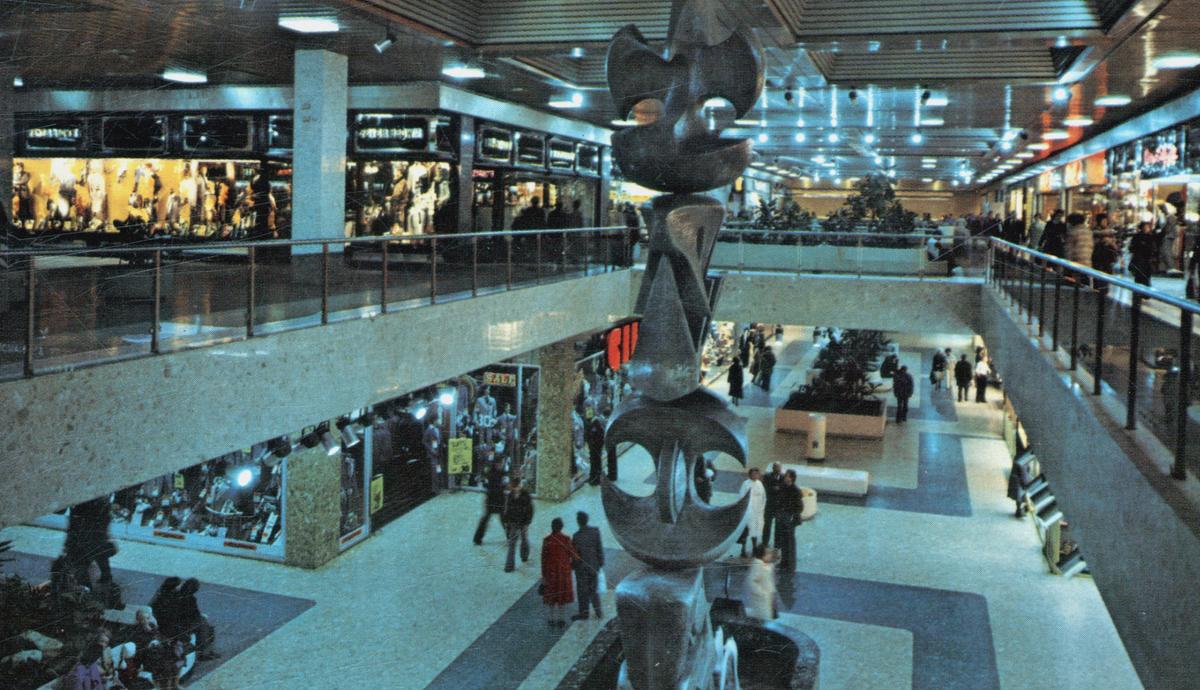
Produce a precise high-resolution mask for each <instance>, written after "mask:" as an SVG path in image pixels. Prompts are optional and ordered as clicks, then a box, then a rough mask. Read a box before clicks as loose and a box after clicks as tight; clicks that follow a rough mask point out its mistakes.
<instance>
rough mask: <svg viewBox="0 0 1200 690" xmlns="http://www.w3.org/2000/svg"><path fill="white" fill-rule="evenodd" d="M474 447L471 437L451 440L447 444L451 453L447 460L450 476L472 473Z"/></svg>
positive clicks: (447, 470)
mask: <svg viewBox="0 0 1200 690" xmlns="http://www.w3.org/2000/svg"><path fill="white" fill-rule="evenodd" d="M474 445H475V443H474V440H473V439H472V438H471V437H470V436H461V437H459V438H452V439H450V443H448V444H447V447H448V449H449V453H448V456H447V459H446V472H447V473H448V474H466V473H468V472H470V471H471V464H472V463H471V460H472V455H473V454H474V450H475V449H474Z"/></svg>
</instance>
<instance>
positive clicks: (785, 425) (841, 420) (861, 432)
mask: <svg viewBox="0 0 1200 690" xmlns="http://www.w3.org/2000/svg"><path fill="white" fill-rule="evenodd" d="M816 413H820V414H823V415H825V420H826V422H825V424H826V427H825V433H826V434H827V435H829V436H841V437H847V438H883V429H884V427H885V426H886V425H887V405H884V404H883V402H882V401H880V405H879V414H874V415H861V414H839V413H836V412H825V411H822V410H785V409H784V408H782V407H781V408H779V409H777V410H775V431H782V432H786V433H808V422H809V417H810V415H812V414H816Z"/></svg>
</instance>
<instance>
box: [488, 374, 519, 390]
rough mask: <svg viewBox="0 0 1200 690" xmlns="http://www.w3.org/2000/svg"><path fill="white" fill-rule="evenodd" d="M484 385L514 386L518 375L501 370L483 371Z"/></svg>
mask: <svg viewBox="0 0 1200 690" xmlns="http://www.w3.org/2000/svg"><path fill="white" fill-rule="evenodd" d="M483 385H485V386H507V387H509V388H513V387H515V386H516V385H517V375H516V374H506V373H504V372H500V371H485V372H483Z"/></svg>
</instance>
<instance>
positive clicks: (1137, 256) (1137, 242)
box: [1129, 221, 1158, 286]
mask: <svg viewBox="0 0 1200 690" xmlns="http://www.w3.org/2000/svg"><path fill="white" fill-rule="evenodd" d="M1157 255H1158V238H1156V237H1155V236H1154V226H1153V225H1152V224H1151V223H1150V222H1149V221H1143V222H1141V223H1138V226H1137V232H1135V233H1134V234H1133V236H1132V237H1130V238H1129V272H1130V273H1131V274H1133V279H1134V280H1135V281H1137V282H1138V283H1139V284H1141V285H1146V286H1149V285H1150V276H1151V274H1153V273H1154V261H1155V257H1156V256H1157Z"/></svg>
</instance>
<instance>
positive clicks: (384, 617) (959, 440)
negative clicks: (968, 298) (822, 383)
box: [0, 326, 1141, 690]
mask: <svg viewBox="0 0 1200 690" xmlns="http://www.w3.org/2000/svg"><path fill="white" fill-rule="evenodd" d="M888 336H889V337H890V338H892V339H893V340H894V341H895V342H896V343H897V345H898V347H899V364H900V365H903V366H906V367H907V368H908V370H909V371H910V372H912V373H913V378H914V379H915V383H916V385H915V392H914V395H913V397H912V399H911V404H910V411H909V414H908V421H907V422H905V423H903V424H897V423H895V422H894V417H895V412H894V409H892V408H891V406H892V405H893V404H894V398H892V397H891V394H890V393H889V394H887V398H886V399H887V400H888V403H889V409H888V411H887V415H888V422H887V424H886V427H885V429H884V432H883V436H882V438H880V439H876V440H869V439H849V438H838V437H833V436H831V437H830V438H829V439H828V441H827V456H826V458H825V460H824V463H823V465H824V466H825V467H829V468H838V469H845V470H857V471H865V472H868V473H869V475H870V482H871V487H870V492H869V493H868V495H867V496H865V497H849V496H839V495H833V494H828V493H821V492H818V495H817V497H816V501H815V508H816V513H815V515H813V516H812V517H811V518H810V519H807V520H805V521H804V522H803V523H802V524H801V525H800V526H799V527H798V529H797V530H796V543H797V549H796V551H797V558H796V570H795V573H794V574H785V573H783V572H781V571H780V572H777V575H778V578H777V587H778V595H779V599H778V604H777V605H778V613H779V617H780V620H781V622H784V623H786V624H788V625H791V626H793V627H795V628H796V629H799V630H801V631H803V632H804V633H805V634H807V635H809V636H811V637H812V638H813V640H815V641H816V642H817V644H818V645H819V646H820V650H821V652H820V654H821V659H820V687H822V688H825V689H827V690H828V689H830V688H832V689H841V688H846V689H857V688H910V687H911V688H973V689H978V688H1036V687H1047V688H1048V687H1054V688H1097V687H1105V688H1114V689H1121V688H1139V687H1141V684H1140V683H1139V680H1138V676H1137V674H1136V673H1135V671H1134V668H1133V665H1132V664H1131V662H1130V660H1129V657H1128V655H1127V654H1126V651H1125V649H1124V647H1123V646H1122V643H1121V640H1120V638H1119V637H1118V634H1117V632H1116V630H1115V628H1114V626H1113V622H1112V620H1111V619H1110V616H1109V613H1108V611H1107V610H1106V608H1105V605H1104V602H1103V601H1102V600H1101V597H1100V594H1099V592H1098V590H1097V588H1096V586H1095V585H1094V584H1093V581H1092V579H1091V578H1090V577H1088V576H1086V573H1081V574H1078V575H1076V576H1074V577H1062V576H1057V575H1054V574H1052V573H1051V572H1050V571H1049V569H1048V567H1047V562H1046V560H1045V559H1044V557H1043V555H1042V542H1041V541H1040V539H1039V536H1038V532H1037V530H1036V529H1035V526H1034V524H1033V519H1034V518H1033V516H1026V517H1023V518H1016V517H1014V508H1013V506H1014V504H1013V502H1012V501H1011V500H1010V499H1008V498H1007V497H1006V488H1007V485H1008V473H1009V470H1010V466H1011V465H1012V462H1013V455H1012V453H1011V450H1010V446H1009V443H1008V442H1006V439H1005V427H1006V425H1005V415H1006V412H1005V401H1004V395H1003V390H1002V389H1001V388H993V389H990V390H988V391H987V401H986V402H983V403H980V402H976V401H975V397H974V394H973V393H974V391H972V395H971V396H969V400H968V401H965V402H958V401H956V396H955V392H954V391H953V390H952V389H947V388H945V387H942V388H939V389H935V387H934V384H933V383H932V382H931V377H930V376H929V371H930V366H931V363H932V361H933V356H934V353H935V351H937V350H942V349H944V348H947V347H949V348H951V350H952V352H953V355H954V359H955V360H957V359H958V355H959V354H960V353H961V354H968V353H973V352H974V347H975V345H976V342H975V341H974V340H973V339H971V338H969V337H959V336H948V337H945V338H939V337H934V336H928V335H927V336H914V335H905V334H888ZM817 340H819V338H817ZM766 344H767V347H770V348H772V350H773V352H774V353H775V356H776V359H777V364H776V366H775V368H774V372H773V376H772V379H771V381H770V383H769V385H770V390H765V389H764V388H763V387H761V386H759V385H757V384H755V383H752V382H751V376H750V375H749V372H747V376H746V377H745V379H746V381H745V386H744V389H745V390H744V392H745V396H744V398H743V399H742V401H741V404H740V406H738V407H736V408H734V411H735V413H736V414H738V415H740V416H742V417H744V418H745V419H746V425H747V426H746V428H747V437H748V440H749V450H750V458H751V465H752V466H753V467H758V468H763V469H766V468H769V466H770V465H771V464H772V463H775V462H779V463H782V464H783V465H784V466H785V467H789V466H790V467H800V468H803V467H806V466H807V465H806V462H805V459H804V458H805V456H806V437H805V436H804V435H802V434H786V433H779V432H777V431H776V430H775V420H774V416H775V413H776V410H777V408H779V407H780V406H782V405H783V404H784V402H785V401H786V400H787V398H788V396H789V393H790V392H791V391H792V390H793V389H794V388H795V387H796V385H797V384H799V383H803V382H804V377H805V376H806V373H807V371H808V370H809V369H810V368H811V367H812V365H813V361H812V360H813V359H814V358H815V357H816V356H817V353H818V350H819V348H818V346H817V345H818V343H817V342H814V329H813V328H811V327H799V326H797V327H790V326H789V327H785V328H783V329H782V333H781V334H780V335H779V336H778V338H777V339H774V341H773V342H772V338H771V337H770V333H768V338H767V341H766ZM707 373H708V375H709V379H710V387H711V388H712V389H713V390H714V391H715V392H717V393H718V394H719V395H721V396H725V395H726V393H727V392H728V391H727V388H728V384H727V382H726V381H725V374H724V373H723V372H720V371H716V370H715V369H714V368H712V367H710V370H709V371H708V372H707ZM654 476H655V468H654V464H653V462H652V461H651V459H650V457H649V456H648V455H646V454H645V453H644V452H641V451H640V450H639V449H638V448H637V447H634V448H632V449H631V450H629V451H628V452H626V453H624V454H623V455H622V456H621V457H620V460H619V478H618V482H617V483H618V485H619V486H620V487H621V488H622V489H624V490H625V491H627V492H629V493H632V494H636V495H649V494H650V493H651V491H652V490H653V480H654ZM744 479H745V470H744V469H743V468H741V467H740V466H739V465H738V464H737V463H736V462H734V461H733V460H732V459H730V458H728V457H721V458H717V459H716V461H715V462H714V464H713V475H712V477H711V486H712V490H713V493H712V500H711V502H712V503H713V504H716V505H728V504H730V503H732V502H733V501H734V500H736V498H737V496H738V492H739V490H740V488H741V485H742V482H743V480H744ZM482 504H483V497H482V494H480V493H478V492H475V491H471V490H460V491H449V492H443V493H441V494H440V495H438V496H436V497H434V498H432V499H430V500H428V501H425V502H423V503H421V504H420V505H419V506H417V507H416V508H414V509H412V510H411V511H410V512H408V513H406V514H404V515H403V516H402V517H400V518H398V519H396V520H394V521H392V522H390V523H389V524H387V526H386V527H383V528H382V529H379V530H377V531H376V532H374V533H373V535H372V536H371V537H370V538H368V539H366V540H365V541H364V542H362V543H360V544H358V545H357V546H355V547H354V548H351V549H349V550H347V551H345V552H344V553H343V554H341V555H340V556H339V557H337V558H335V559H334V560H333V561H331V562H330V563H328V564H326V565H324V566H323V567H321V568H319V569H316V570H303V569H299V568H294V567H290V566H286V565H282V564H277V563H270V562H263V561H255V560H250V559H244V558H235V557H230V556H226V555H220V554H215V553H204V552H199V551H192V550H185V549H181V548H173V547H170V546H163V545H158V544H152V543H141V542H134V541H124V540H121V541H119V543H118V545H119V552H118V553H117V554H116V556H115V557H113V558H112V559H111V564H112V568H113V577H114V579H115V580H116V581H117V582H118V583H119V584H120V585H121V586H122V589H123V593H124V598H125V603H126V605H127V608H128V609H129V610H131V611H132V610H134V609H135V608H136V607H138V606H141V605H145V604H147V603H149V599H150V597H151V595H152V594H153V592H154V590H155V589H156V588H157V587H158V584H159V582H161V581H162V579H163V578H164V577H168V576H180V577H184V578H186V577H195V578H197V579H198V580H199V581H200V589H199V592H198V595H197V596H198V600H199V603H200V608H201V609H202V610H203V611H204V613H205V614H206V615H207V616H208V618H209V621H210V622H211V623H212V625H213V627H214V628H215V630H216V641H215V651H216V654H217V656H216V658H214V659H209V660H203V661H199V662H197V666H196V668H195V669H194V670H193V671H192V673H191V675H190V676H189V677H187V678H185V679H184V685H186V686H187V687H190V688H203V689H205V690H240V689H244V688H255V689H259V690H271V689H276V688H278V689H283V688H288V689H291V688H338V689H347V690H349V689H359V688H414V689H416V688H439V689H445V690H470V689H481V690H482V689H489V690H491V689H499V688H521V689H529V690H536V689H542V688H556V687H559V686H560V683H562V682H563V681H564V679H565V678H566V677H567V676H568V674H569V672H570V671H571V668H572V666H573V665H574V664H575V663H576V662H577V661H578V660H579V659H580V657H581V655H583V653H584V652H585V650H587V648H588V646H589V644H591V643H592V641H593V640H594V639H595V638H596V637H597V635H598V634H600V632H601V630H602V629H603V627H604V623H605V622H607V621H609V620H610V619H611V618H612V617H613V615H614V614H615V608H616V607H615V601H614V596H613V593H612V589H613V587H614V586H615V585H616V584H617V583H619V582H620V581H621V579H622V578H623V577H625V576H626V575H628V574H629V573H630V572H631V571H632V570H633V569H634V568H636V567H637V563H636V561H634V559H633V558H631V557H629V556H628V555H627V554H626V553H625V552H624V551H623V550H622V548H621V546H620V544H618V542H617V540H616V538H615V537H614V535H613V533H612V531H611V530H610V529H609V527H608V525H607V521H606V520H605V512H604V509H603V506H602V505H601V489H600V487H598V486H591V485H584V486H583V487H582V488H580V489H578V490H577V491H575V492H574V493H573V494H572V495H571V497H570V498H569V499H568V500H566V501H563V502H559V503H551V502H546V501H542V500H535V501H534V516H533V520H532V523H531V526H530V529H529V537H530V542H531V547H532V548H531V555H530V558H529V560H528V561H527V562H522V561H521V559H520V558H517V559H516V562H515V570H514V571H513V572H505V558H506V543H505V538H504V534H503V530H502V529H501V527H500V525H499V524H498V521H493V522H492V523H491V524H490V525H489V526H488V529H487V531H486V532H485V534H484V538H483V540H482V544H481V545H478V546H477V545H475V544H473V543H472V541H473V540H472V536H473V534H474V532H475V530H476V527H477V525H478V522H479V519H480V515H481V514H482ZM813 507H814V506H812V505H807V506H806V509H807V510H812V508H813ZM578 511H585V512H587V513H588V514H589V515H590V517H591V522H592V524H593V525H595V526H597V527H599V528H600V532H601V537H602V543H603V547H604V553H605V563H604V567H603V572H604V580H605V583H606V585H607V588H606V591H605V592H603V593H602V594H601V609H602V611H603V617H604V620H603V621H601V620H597V619H596V618H595V617H594V616H593V617H591V618H588V619H585V620H569V621H568V623H567V624H566V625H565V626H562V627H559V626H552V625H548V624H547V610H546V608H545V607H544V606H543V604H542V597H540V596H539V591H538V588H539V581H540V579H541V564H540V555H541V544H542V539H543V538H544V537H545V536H546V535H547V534H548V533H549V532H550V524H551V520H552V519H553V518H561V519H562V520H563V522H565V523H566V526H567V527H566V530H565V531H566V532H567V533H568V534H573V533H574V532H575V530H576V514H577V512H578ZM1068 517H1069V516H1068ZM5 539H7V540H12V542H13V543H12V549H13V554H15V556H14V560H13V561H12V562H11V563H6V564H4V565H3V566H2V567H3V570H4V572H5V573H10V572H16V573H18V574H21V575H23V576H25V577H26V578H28V579H29V580H31V581H35V582H37V581H43V580H45V579H47V578H48V577H49V565H50V559H52V558H54V557H56V556H57V555H58V554H59V552H60V550H61V549H62V545H63V534H62V533H61V532H58V531H54V530H50V529H44V528H40V527H31V526H19V527H9V528H6V529H4V530H3V531H0V541H3V540H5ZM518 551H519V549H518ZM738 551H739V548H738V546H737V545H736V544H735V545H734V547H733V548H732V549H731V550H730V552H729V553H728V554H727V555H726V557H724V558H722V559H720V560H718V561H717V562H716V563H714V564H712V565H710V566H709V567H708V578H707V582H708V585H707V587H708V595H709V597H710V598H711V597H723V596H730V597H733V598H743V596H744V588H745V586H746V585H745V579H746V572H747V570H748V566H749V563H750V561H749V559H744V558H741V557H740V554H739V552H738ZM10 555H12V554H10ZM777 567H778V565H777ZM726 586H728V588H729V589H728V594H726V592H725V591H723V590H724V588H725V587H726ZM568 613H575V606H574V604H572V605H570V606H568Z"/></svg>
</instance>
